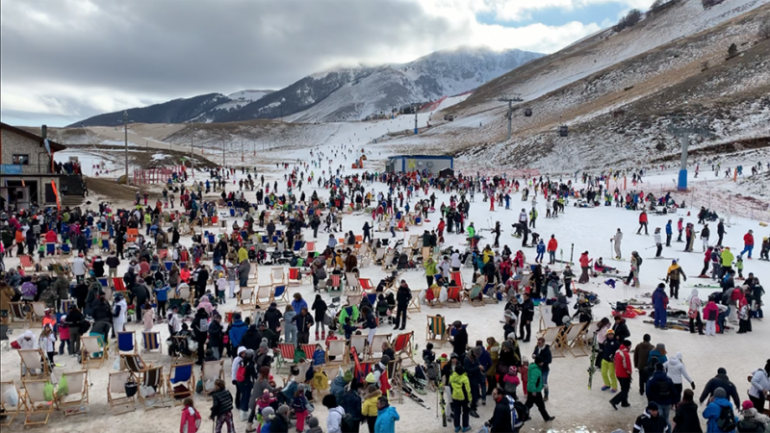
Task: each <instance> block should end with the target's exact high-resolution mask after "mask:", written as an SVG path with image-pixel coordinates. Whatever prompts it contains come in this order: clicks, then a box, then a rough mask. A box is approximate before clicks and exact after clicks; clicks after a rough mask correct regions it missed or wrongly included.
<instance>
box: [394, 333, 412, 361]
mask: <svg viewBox="0 0 770 433" xmlns="http://www.w3.org/2000/svg"><path fill="white" fill-rule="evenodd" d="M393 350H394V351H395V352H396V358H398V360H399V361H401V364H402V366H403V363H404V362H405V361H406V360H407V359H409V360H411V361H412V364H413V365H417V362H416V361H415V360H414V331H410V332H404V333H401V334H398V335H397V336H396V339H395V340H394V341H393Z"/></svg>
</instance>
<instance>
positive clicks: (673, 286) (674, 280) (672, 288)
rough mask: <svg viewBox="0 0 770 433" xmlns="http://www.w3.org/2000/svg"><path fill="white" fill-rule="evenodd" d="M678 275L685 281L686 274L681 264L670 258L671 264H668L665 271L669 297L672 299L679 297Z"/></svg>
mask: <svg viewBox="0 0 770 433" xmlns="http://www.w3.org/2000/svg"><path fill="white" fill-rule="evenodd" d="M680 276H681V277H682V278H683V279H684V280H685V281H687V276H686V275H685V273H684V271H683V270H682V268H681V266H679V264H678V263H677V262H676V260H672V261H671V266H669V268H668V271H667V272H666V283H667V284H668V290H669V293H670V294H671V297H672V298H674V299H679V277H680Z"/></svg>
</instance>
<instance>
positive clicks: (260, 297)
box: [254, 286, 273, 310]
mask: <svg viewBox="0 0 770 433" xmlns="http://www.w3.org/2000/svg"><path fill="white" fill-rule="evenodd" d="M271 302H273V287H272V286H257V296H256V299H255V300H254V303H255V304H257V306H259V308H261V309H263V310H266V309H267V307H269V306H270V303H271Z"/></svg>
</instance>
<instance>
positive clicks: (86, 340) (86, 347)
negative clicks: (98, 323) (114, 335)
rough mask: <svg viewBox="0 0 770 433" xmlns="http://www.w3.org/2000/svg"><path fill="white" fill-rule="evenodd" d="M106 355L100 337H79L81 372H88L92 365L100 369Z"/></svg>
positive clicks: (102, 340)
mask: <svg viewBox="0 0 770 433" xmlns="http://www.w3.org/2000/svg"><path fill="white" fill-rule="evenodd" d="M107 356H108V353H107V350H105V348H104V339H103V338H102V337H101V336H91V335H84V336H82V337H80V362H81V365H82V366H83V370H88V369H89V368H90V367H91V365H92V364H97V365H98V367H96V368H102V365H104V360H105V358H107Z"/></svg>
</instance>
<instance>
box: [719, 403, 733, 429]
mask: <svg viewBox="0 0 770 433" xmlns="http://www.w3.org/2000/svg"><path fill="white" fill-rule="evenodd" d="M717 427H718V428H719V429H720V430H722V431H733V430H735V427H736V425H735V414H733V407H732V406H730V405H728V406H722V409H721V410H720V411H719V418H717Z"/></svg>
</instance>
